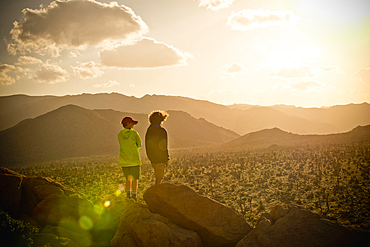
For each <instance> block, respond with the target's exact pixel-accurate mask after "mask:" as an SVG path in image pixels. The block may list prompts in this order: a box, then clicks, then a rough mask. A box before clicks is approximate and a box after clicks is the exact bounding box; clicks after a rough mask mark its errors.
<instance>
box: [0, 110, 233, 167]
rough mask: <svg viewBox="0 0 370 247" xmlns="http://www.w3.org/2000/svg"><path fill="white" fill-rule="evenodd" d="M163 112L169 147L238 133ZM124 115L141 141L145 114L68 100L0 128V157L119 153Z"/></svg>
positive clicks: (18, 159) (8, 160)
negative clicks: (134, 122)
mask: <svg viewBox="0 0 370 247" xmlns="http://www.w3.org/2000/svg"><path fill="white" fill-rule="evenodd" d="M168 113H169V116H170V117H169V118H168V120H166V121H165V122H164V127H165V128H166V129H167V131H168V133H170V134H169V147H170V148H186V147H197V146H205V145H217V144H222V143H225V142H228V141H231V140H233V139H235V138H237V137H239V135H238V134H236V133H235V132H233V131H230V130H227V129H224V128H221V127H218V126H216V125H214V124H212V123H209V122H207V121H206V120H204V119H195V118H193V117H192V116H190V115H189V114H188V113H185V112H182V111H168ZM124 116H131V117H132V118H133V119H136V120H138V121H139V123H138V124H137V125H136V126H135V128H134V129H135V130H137V131H138V133H139V135H140V136H141V138H142V141H143V142H144V137H145V132H146V129H147V127H148V126H149V122H148V116H147V114H139V113H124V112H118V111H114V110H89V109H85V108H82V107H79V106H75V105H67V106H62V107H60V108H58V109H56V110H53V111H50V112H48V113H46V114H43V115H41V116H38V117H36V118H33V119H26V120H23V121H21V122H20V123H18V124H17V125H15V126H13V127H11V128H8V129H6V130H3V131H0V148H1V153H0V162H1V164H2V166H5V167H8V166H12V165H14V164H18V163H29V162H40V161H47V160H58V159H63V158H70V157H83V156H93V155H105V154H118V151H119V144H118V140H117V134H118V132H119V131H120V130H121V129H122V125H121V123H120V122H121V120H122V118H123V117H124ZM143 149H144V148H143ZM143 149H142V150H143Z"/></svg>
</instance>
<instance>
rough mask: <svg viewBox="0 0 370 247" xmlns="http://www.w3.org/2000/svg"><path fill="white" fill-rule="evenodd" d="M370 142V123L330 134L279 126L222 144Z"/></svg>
mask: <svg viewBox="0 0 370 247" xmlns="http://www.w3.org/2000/svg"><path fill="white" fill-rule="evenodd" d="M362 142H367V143H369V142H370V125H367V126H358V127H356V128H354V129H353V130H351V131H349V132H346V133H340V134H328V135H298V134H293V133H288V132H286V131H283V130H281V129H278V128H273V129H266V130H261V131H257V132H253V133H249V134H246V135H244V136H241V137H239V138H237V139H235V140H232V141H231V142H228V143H225V144H223V145H221V147H222V148H227V149H250V148H268V147H271V148H273V147H278V146H284V147H289V146H295V147H298V146H301V147H303V146H311V147H313V146H323V145H333V144H346V145H349V144H353V143H362Z"/></svg>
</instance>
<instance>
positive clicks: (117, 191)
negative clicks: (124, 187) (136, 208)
mask: <svg viewBox="0 0 370 247" xmlns="http://www.w3.org/2000/svg"><path fill="white" fill-rule="evenodd" d="M121 194H122V191H120V190H116V191H115V192H114V195H115V196H117V197H118V196H119V195H121Z"/></svg>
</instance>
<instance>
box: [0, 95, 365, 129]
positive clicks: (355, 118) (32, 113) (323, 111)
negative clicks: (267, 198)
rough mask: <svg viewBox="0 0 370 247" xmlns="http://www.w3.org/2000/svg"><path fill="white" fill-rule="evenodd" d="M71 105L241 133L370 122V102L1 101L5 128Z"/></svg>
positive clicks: (118, 98)
mask: <svg viewBox="0 0 370 247" xmlns="http://www.w3.org/2000/svg"><path fill="white" fill-rule="evenodd" d="M69 104H73V105H77V106H80V107H83V108H86V109H91V110H93V109H112V110H115V111H120V112H132V113H138V114H148V113H150V112H151V111H153V110H158V109H161V110H166V111H169V110H176V111H183V112H187V113H189V114H190V115H191V116H192V117H194V118H203V119H204V120H206V121H208V122H210V123H213V124H215V125H217V126H222V127H223V128H226V129H229V130H231V131H234V132H236V133H237V134H239V135H245V134H247V133H250V132H255V131H259V130H263V129H271V128H274V127H277V128H279V129H282V130H284V131H287V132H292V133H296V134H332V133H341V132H348V131H350V130H351V129H353V128H355V127H356V126H358V125H368V124H370V104H368V103H362V104H349V105H338V106H332V107H322V108H302V107H295V106H286V105H275V106H268V107H266V106H257V105H240V104H239V105H238V104H234V105H229V106H227V105H220V104H215V103H212V102H209V101H205V100H196V99H191V98H186V97H180V96H164V95H145V96H143V97H141V98H136V97H133V96H131V97H129V96H126V95H123V94H118V93H110V94H108V93H101V94H81V95H66V96H28V95H12V96H3V97H0V130H5V129H7V128H10V127H12V126H14V125H16V124H17V123H19V122H20V121H22V120H25V119H27V118H35V117H37V116H40V115H42V114H46V113H48V112H50V111H53V110H56V109H58V108H60V107H62V106H65V105H69Z"/></svg>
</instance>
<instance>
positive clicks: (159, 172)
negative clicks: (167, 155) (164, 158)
mask: <svg viewBox="0 0 370 247" xmlns="http://www.w3.org/2000/svg"><path fill="white" fill-rule="evenodd" d="M166 165H167V164H166V163H157V164H152V166H153V168H154V177H155V178H162V179H163V178H164V168H165V167H166Z"/></svg>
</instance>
